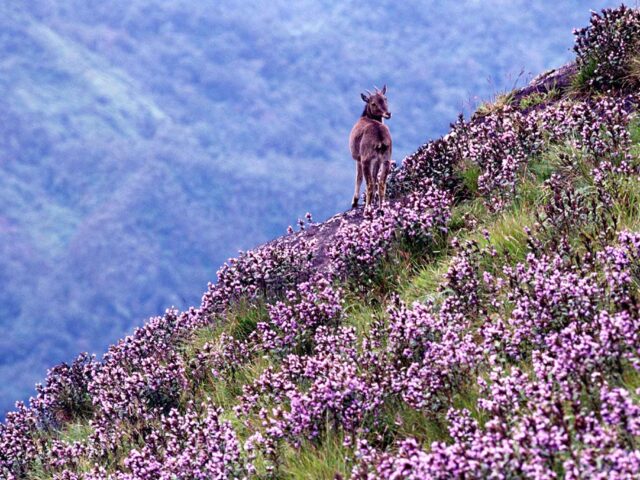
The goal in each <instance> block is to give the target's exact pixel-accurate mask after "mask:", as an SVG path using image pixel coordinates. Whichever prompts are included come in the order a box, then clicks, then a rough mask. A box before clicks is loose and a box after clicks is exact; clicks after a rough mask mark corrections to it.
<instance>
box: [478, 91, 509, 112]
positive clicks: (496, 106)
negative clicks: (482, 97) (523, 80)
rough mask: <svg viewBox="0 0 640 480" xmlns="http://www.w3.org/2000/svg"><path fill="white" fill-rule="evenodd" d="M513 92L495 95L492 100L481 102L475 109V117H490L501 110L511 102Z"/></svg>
mask: <svg viewBox="0 0 640 480" xmlns="http://www.w3.org/2000/svg"><path fill="white" fill-rule="evenodd" d="M514 93H515V92H514V91H511V92H505V93H501V94H498V95H496V96H495V97H494V98H493V100H490V101H486V102H482V103H481V104H480V105H479V106H478V108H477V109H476V113H475V115H480V116H484V115H490V114H492V113H494V112H497V111H499V110H501V109H503V108H504V107H505V106H506V105H510V104H511V102H513V95H514Z"/></svg>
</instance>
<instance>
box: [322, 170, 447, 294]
mask: <svg viewBox="0 0 640 480" xmlns="http://www.w3.org/2000/svg"><path fill="white" fill-rule="evenodd" d="M450 209H451V198H450V195H449V194H448V193H447V192H445V191H444V190H442V189H440V188H438V187H436V186H434V185H433V184H432V182H431V181H429V180H428V179H427V180H424V181H423V182H422V183H421V184H420V185H419V186H418V188H417V189H416V190H414V191H413V192H412V193H410V194H408V195H407V196H406V197H404V198H402V199H399V200H395V201H391V202H388V203H386V204H385V205H383V207H382V208H381V209H380V210H374V209H367V210H365V212H364V218H363V220H362V221H361V222H360V223H357V224H356V223H348V222H345V223H344V224H343V225H341V226H340V228H339V230H338V232H337V233H336V235H335V239H334V242H333V243H332V244H331V245H330V247H329V250H328V255H329V257H330V259H331V273H333V274H334V275H336V276H338V277H340V278H346V277H348V278H350V279H353V280H358V281H362V280H365V279H367V278H370V277H371V276H372V275H373V274H374V273H375V271H376V269H377V267H379V265H380V263H381V262H382V261H383V260H385V259H386V258H387V257H388V255H389V253H390V252H391V250H392V247H393V246H394V245H397V244H398V243H400V242H403V241H404V242H407V243H409V244H415V245H421V246H424V245H429V244H432V242H433V240H434V238H435V237H436V236H437V235H438V234H440V233H442V232H446V225H447V222H448V221H449V217H450Z"/></svg>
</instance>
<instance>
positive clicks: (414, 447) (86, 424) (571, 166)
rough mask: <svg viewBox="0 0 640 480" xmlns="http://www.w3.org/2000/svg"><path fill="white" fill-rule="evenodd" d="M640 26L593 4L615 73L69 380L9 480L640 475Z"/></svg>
mask: <svg viewBox="0 0 640 480" xmlns="http://www.w3.org/2000/svg"><path fill="white" fill-rule="evenodd" d="M612 18H615V19H617V20H616V21H615V25H616V28H615V29H610V28H606V29H604V28H600V25H601V24H602V23H605V24H606V23H607V22H610V21H611V19H612ZM638 25H640V13H638V12H637V11H636V10H628V9H625V8H620V9H617V10H615V11H605V12H603V14H601V15H595V14H594V16H593V17H592V21H591V26H590V28H591V29H592V30H588V32H590V34H589V35H587V38H588V39H589V40H588V41H587V40H582V41H580V42H579V43H578V48H577V55H578V58H580V57H581V55H582V56H590V55H593V52H592V50H593V49H596V48H597V49H601V48H604V47H603V46H602V45H609V44H613V45H614V47H615V48H614V47H611V51H610V52H609V53H608V54H607V55H605V56H602V57H598V58H599V59H600V60H599V62H601V63H599V65H598V69H593V68H591V66H589V67H588V69H587V70H585V68H587V67H584V66H581V65H580V62H579V68H580V70H579V72H582V73H578V74H579V75H599V76H600V75H603V76H604V77H603V79H600V80H599V81H598V82H597V83H594V84H592V83H589V81H586V82H584V83H583V85H584V87H580V89H577V90H576V84H575V83H574V84H573V90H571V91H566V89H565V91H564V92H561V94H559V96H561V95H564V96H566V98H554V99H553V101H551V100H552V99H551V98H549V99H547V100H549V101H544V102H537V101H535V102H534V101H532V102H530V104H528V105H527V107H526V108H523V109H521V107H522V104H521V101H520V103H519V104H518V105H512V104H509V103H505V104H504V105H501V106H499V107H496V108H494V109H489V110H487V111H486V112H483V114H482V115H479V116H477V117H475V118H474V119H473V120H471V121H469V122H466V121H464V120H462V119H460V120H459V121H458V122H456V123H455V124H454V125H452V130H451V132H450V134H449V135H447V136H446V137H444V138H442V139H439V140H437V141H435V142H431V143H429V144H427V145H425V146H423V147H422V148H421V149H420V150H418V152H416V154H414V155H413V156H411V157H409V158H408V159H407V160H406V161H405V164H404V165H403V167H402V168H401V169H400V170H398V171H397V172H396V174H395V175H394V178H393V185H392V187H393V188H392V189H391V191H392V192H394V198H392V199H391V200H390V201H389V202H388V204H387V205H385V207H384V208H383V209H381V210H380V211H365V212H362V213H361V214H360V213H358V214H357V215H351V216H344V217H342V220H341V223H340V224H339V226H338V228H337V229H336V230H334V231H332V232H333V233H332V236H331V238H330V239H329V240H330V241H329V242H325V243H322V242H320V240H321V238H319V237H318V236H317V235H315V236H314V234H313V232H314V231H316V232H320V231H321V230H320V229H319V228H318V229H317V230H313V229H314V228H317V227H314V226H313V225H304V224H303V226H304V228H305V230H304V231H302V232H299V233H297V234H295V233H294V234H290V235H288V236H286V237H284V238H282V239H280V240H279V241H276V242H273V243H271V244H268V245H265V246H263V247H261V248H259V249H256V250H254V251H251V252H246V253H244V254H242V255H241V256H240V257H238V258H237V259H236V260H234V261H233V262H231V263H229V264H227V265H225V266H223V268H222V269H221V270H220V271H219V272H218V281H217V283H216V284H215V285H211V286H210V288H209V290H208V291H207V292H206V294H205V296H204V298H203V302H202V305H201V307H200V308H199V309H191V310H189V311H187V312H184V313H182V314H178V312H167V314H166V315H165V316H164V317H160V318H156V319H153V320H152V321H150V322H149V323H148V324H147V325H145V326H144V327H143V328H141V329H139V330H138V331H136V332H135V334H134V335H133V336H131V337H128V338H126V339H124V340H123V341H121V342H120V343H119V344H118V345H115V346H113V347H112V348H111V349H110V351H109V353H108V354H107V355H106V357H105V358H104V360H103V361H102V362H99V363H98V362H95V361H94V360H92V359H90V358H87V357H86V356H82V357H80V358H79V359H78V361H76V362H75V363H74V364H73V365H71V366H60V367H57V368H56V369H55V370H54V371H52V373H51V375H50V376H49V379H48V382H47V385H45V386H44V387H42V388H41V389H40V392H39V396H38V398H36V399H34V400H33V401H32V403H31V405H30V407H29V408H26V407H21V408H20V409H19V410H18V411H17V412H15V413H13V414H11V415H10V416H9V417H8V420H7V422H6V423H5V424H4V425H3V426H2V430H0V467H1V468H2V469H3V470H2V472H3V474H4V475H5V476H7V477H9V478H12V477H20V476H22V477H27V478H40V479H42V478H61V479H62V478H64V479H79V478H85V479H94V478H96V479H97V478H116V479H138V478H140V479H152V478H167V479H169V478H176V477H177V478H243V477H258V478H333V477H334V476H335V475H336V474H337V475H339V476H341V477H349V476H350V477H351V478H353V479H361V478H399V477H400V478H415V479H418V478H482V477H487V476H489V475H493V476H500V475H501V476H504V477H506V478H514V477H515V478H519V477H528V478H557V477H566V478H593V477H597V476H600V477H607V478H633V477H635V476H637V475H638V474H640V451H639V449H638V440H639V439H640V405H639V398H638V397H639V396H640V395H639V393H640V392H639V391H638V389H639V388H640V375H639V372H640V337H639V336H638V332H639V331H640V316H639V315H638V313H639V311H638V308H639V306H640V297H639V291H638V287H639V286H640V268H639V267H640V233H638V231H639V230H640V216H639V213H640V211H639V209H640V206H639V205H640V204H639V203H638V201H639V200H640V122H639V121H638V119H637V118H636V113H635V112H636V109H637V106H638V102H639V101H640V99H638V98H637V96H635V95H633V94H629V91H627V90H626V89H627V88H628V84H627V83H619V82H618V79H619V78H618V75H619V69H617V68H613V66H615V65H618V64H624V65H629V64H632V63H633V62H635V60H636V59H637V58H638V45H636V44H633V45H629V44H627V43H626V42H628V41H629V39H633V41H636V40H635V39H634V38H633V37H630V36H627V35H623V33H624V32H625V31H626V29H631V30H633V29H635V28H636V27H637V26H638ZM581 35H584V32H582V33H580V32H579V33H578V38H583V37H582V36H581ZM602 36H605V37H606V36H613V37H614V39H618V40H616V41H619V43H617V44H616V43H615V42H614V41H613V40H611V39H607V38H604V39H603V38H601V37H602ZM605 40H609V41H605ZM606 62H611V65H608V64H607V63H606ZM587 64H588V63H587ZM585 71H586V72H587V73H584V72H585ZM596 72H598V73H596ZM554 95H555V94H554ZM512 98H514V99H515V98H516V96H515V95H514V96H513V97H512ZM325 240H326V239H325ZM322 245H325V246H324V247H323V246H322ZM327 245H328V246H327ZM322 248H324V250H322ZM318 259H322V261H321V262H320V261H319V260H318ZM312 267H313V268H312Z"/></svg>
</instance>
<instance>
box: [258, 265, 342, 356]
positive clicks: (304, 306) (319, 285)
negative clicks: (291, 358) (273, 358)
mask: <svg viewBox="0 0 640 480" xmlns="http://www.w3.org/2000/svg"><path fill="white" fill-rule="evenodd" d="M342 295H343V292H342V289H341V288H336V287H334V286H333V285H332V284H331V282H330V281H329V280H327V279H326V278H323V277H320V278H318V279H316V280H315V281H314V282H303V283H300V284H298V286H297V287H296V289H295V290H290V291H289V292H287V294H286V301H278V302H276V303H275V304H273V305H269V306H268V309H269V321H267V322H259V323H258V325H257V328H256V334H255V337H254V338H253V339H252V342H253V343H254V344H255V346H256V348H259V349H260V350H262V351H265V352H271V353H276V354H278V355H286V354H288V353H291V352H304V351H309V350H310V349H311V347H312V345H313V337H314V334H315V331H316V329H317V328H318V327H320V326H323V325H338V324H339V322H340V320H341V317H342V304H343V300H342Z"/></svg>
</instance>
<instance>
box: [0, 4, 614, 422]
mask: <svg viewBox="0 0 640 480" xmlns="http://www.w3.org/2000/svg"><path fill="white" fill-rule="evenodd" d="M607 5H614V2H604V1H590V2H583V4H581V5H580V7H579V8H577V6H576V2H551V1H537V2H529V1H524V0H521V1H510V2H507V1H498V0H494V1H482V2H480V1H459V2H436V1H429V2H417V1H403V2H394V1H391V0H388V1H382V2H376V4H375V6H373V5H372V4H368V5H366V6H365V4H364V3H362V2H345V1H327V2H316V1H300V2H290V1H285V0H274V1H269V2H257V1H245V2H228V1H198V2H194V1H187V0H175V1H164V0H162V1H161V0H157V1H154V0H126V1H125V0H110V1H105V0H31V1H29V2H25V1H22V0H20V1H18V0H4V1H3V2H0V168H1V169H2V171H1V175H0V326H1V327H2V331H3V334H2V335H1V336H0V410H2V411H4V410H6V409H7V408H8V407H10V405H11V403H12V402H13V401H14V400H15V399H17V398H21V397H25V396H27V395H28V394H29V393H30V392H31V390H32V386H33V383H34V382H35V381H37V380H39V379H41V378H42V377H43V376H44V373H45V368H46V367H48V366H50V365H53V364H54V363H56V362H60V361H63V360H69V359H70V358H72V357H73V356H74V355H75V354H76V353H77V352H79V351H82V350H89V351H93V352H100V351H102V349H104V348H105V347H106V346H107V345H108V344H109V343H111V342H113V341H114V340H116V339H117V338H118V337H120V336H122V335H123V334H124V333H125V332H127V331H130V330H131V329H132V328H133V327H134V326H136V325H138V324H140V323H141V322H142V321H143V320H144V318H145V317H147V316H150V315H154V314H159V313H161V312H163V311H164V309H165V308H166V307H168V306H170V305H176V306H178V307H180V308H185V307H187V306H189V305H190V304H194V303H198V300H199V298H198V297H199V295H200V292H202V291H203V290H204V286H205V284H206V282H207V281H209V280H212V279H214V278H215V271H216V269H217V267H218V266H219V265H220V264H221V263H222V262H223V261H224V259H225V258H227V257H228V256H230V255H233V254H235V252H236V250H237V249H239V248H248V247H251V246H253V245H256V244H258V243H260V242H262V241H264V240H266V239H269V238H271V237H273V236H275V235H277V234H279V233H281V232H283V231H284V229H285V228H286V227H287V225H288V224H290V223H292V222H294V221H295V219H296V218H297V217H299V216H302V215H304V213H305V212H306V211H307V210H309V211H311V212H313V213H314V216H315V217H316V218H318V219H321V218H324V217H327V216H328V215H330V214H332V213H333V212H336V211H339V210H341V209H344V208H346V207H348V205H349V199H350V194H351V188H352V187H351V185H352V169H353V162H352V160H350V158H349V155H348V151H347V146H346V139H347V136H348V133H349V129H350V126H351V124H352V122H353V121H354V120H355V118H356V117H357V116H358V115H359V113H360V110H361V103H360V100H359V92H360V91H361V90H362V89H364V88H370V87H371V86H372V85H373V84H377V85H381V84H382V83H385V82H386V83H387V84H388V85H389V99H390V106H391V110H392V112H393V114H394V116H393V119H392V120H391V121H390V127H391V129H392V132H393V134H394V141H395V146H394V147H395V152H394V157H395V159H396V160H401V159H402V157H403V156H404V155H405V154H407V153H409V152H410V151H413V150H414V149H415V147H416V146H417V145H418V144H420V143H422V142H424V141H426V140H427V139H429V138H430V137H433V136H435V135H437V134H441V133H443V132H444V131H445V130H446V127H447V125H448V123H449V122H450V121H452V120H454V119H455V116H456V114H457V113H458V112H459V111H460V110H462V109H463V107H464V106H465V105H469V104H472V103H474V102H475V101H476V100H477V99H473V98H470V96H469V95H470V94H469V92H487V95H488V94H489V92H495V91H496V90H500V89H506V88H510V87H511V86H512V84H513V81H514V80H515V76H517V74H518V72H519V71H520V70H521V69H524V71H525V72H531V71H533V72H538V71H542V70H544V69H545V68H550V67H552V66H557V65H560V64H562V63H563V62H565V61H566V60H567V59H568V58H570V57H572V55H571V53H570V52H569V48H570V46H571V45H572V39H571V36H570V34H569V33H568V32H569V31H570V28H571V27H573V26H577V25H583V24H585V23H586V19H587V14H586V7H587V6H590V7H592V8H594V9H595V8H602V7H604V6H607ZM525 76H526V75H525ZM489 79H492V80H489ZM523 80H524V79H523Z"/></svg>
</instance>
